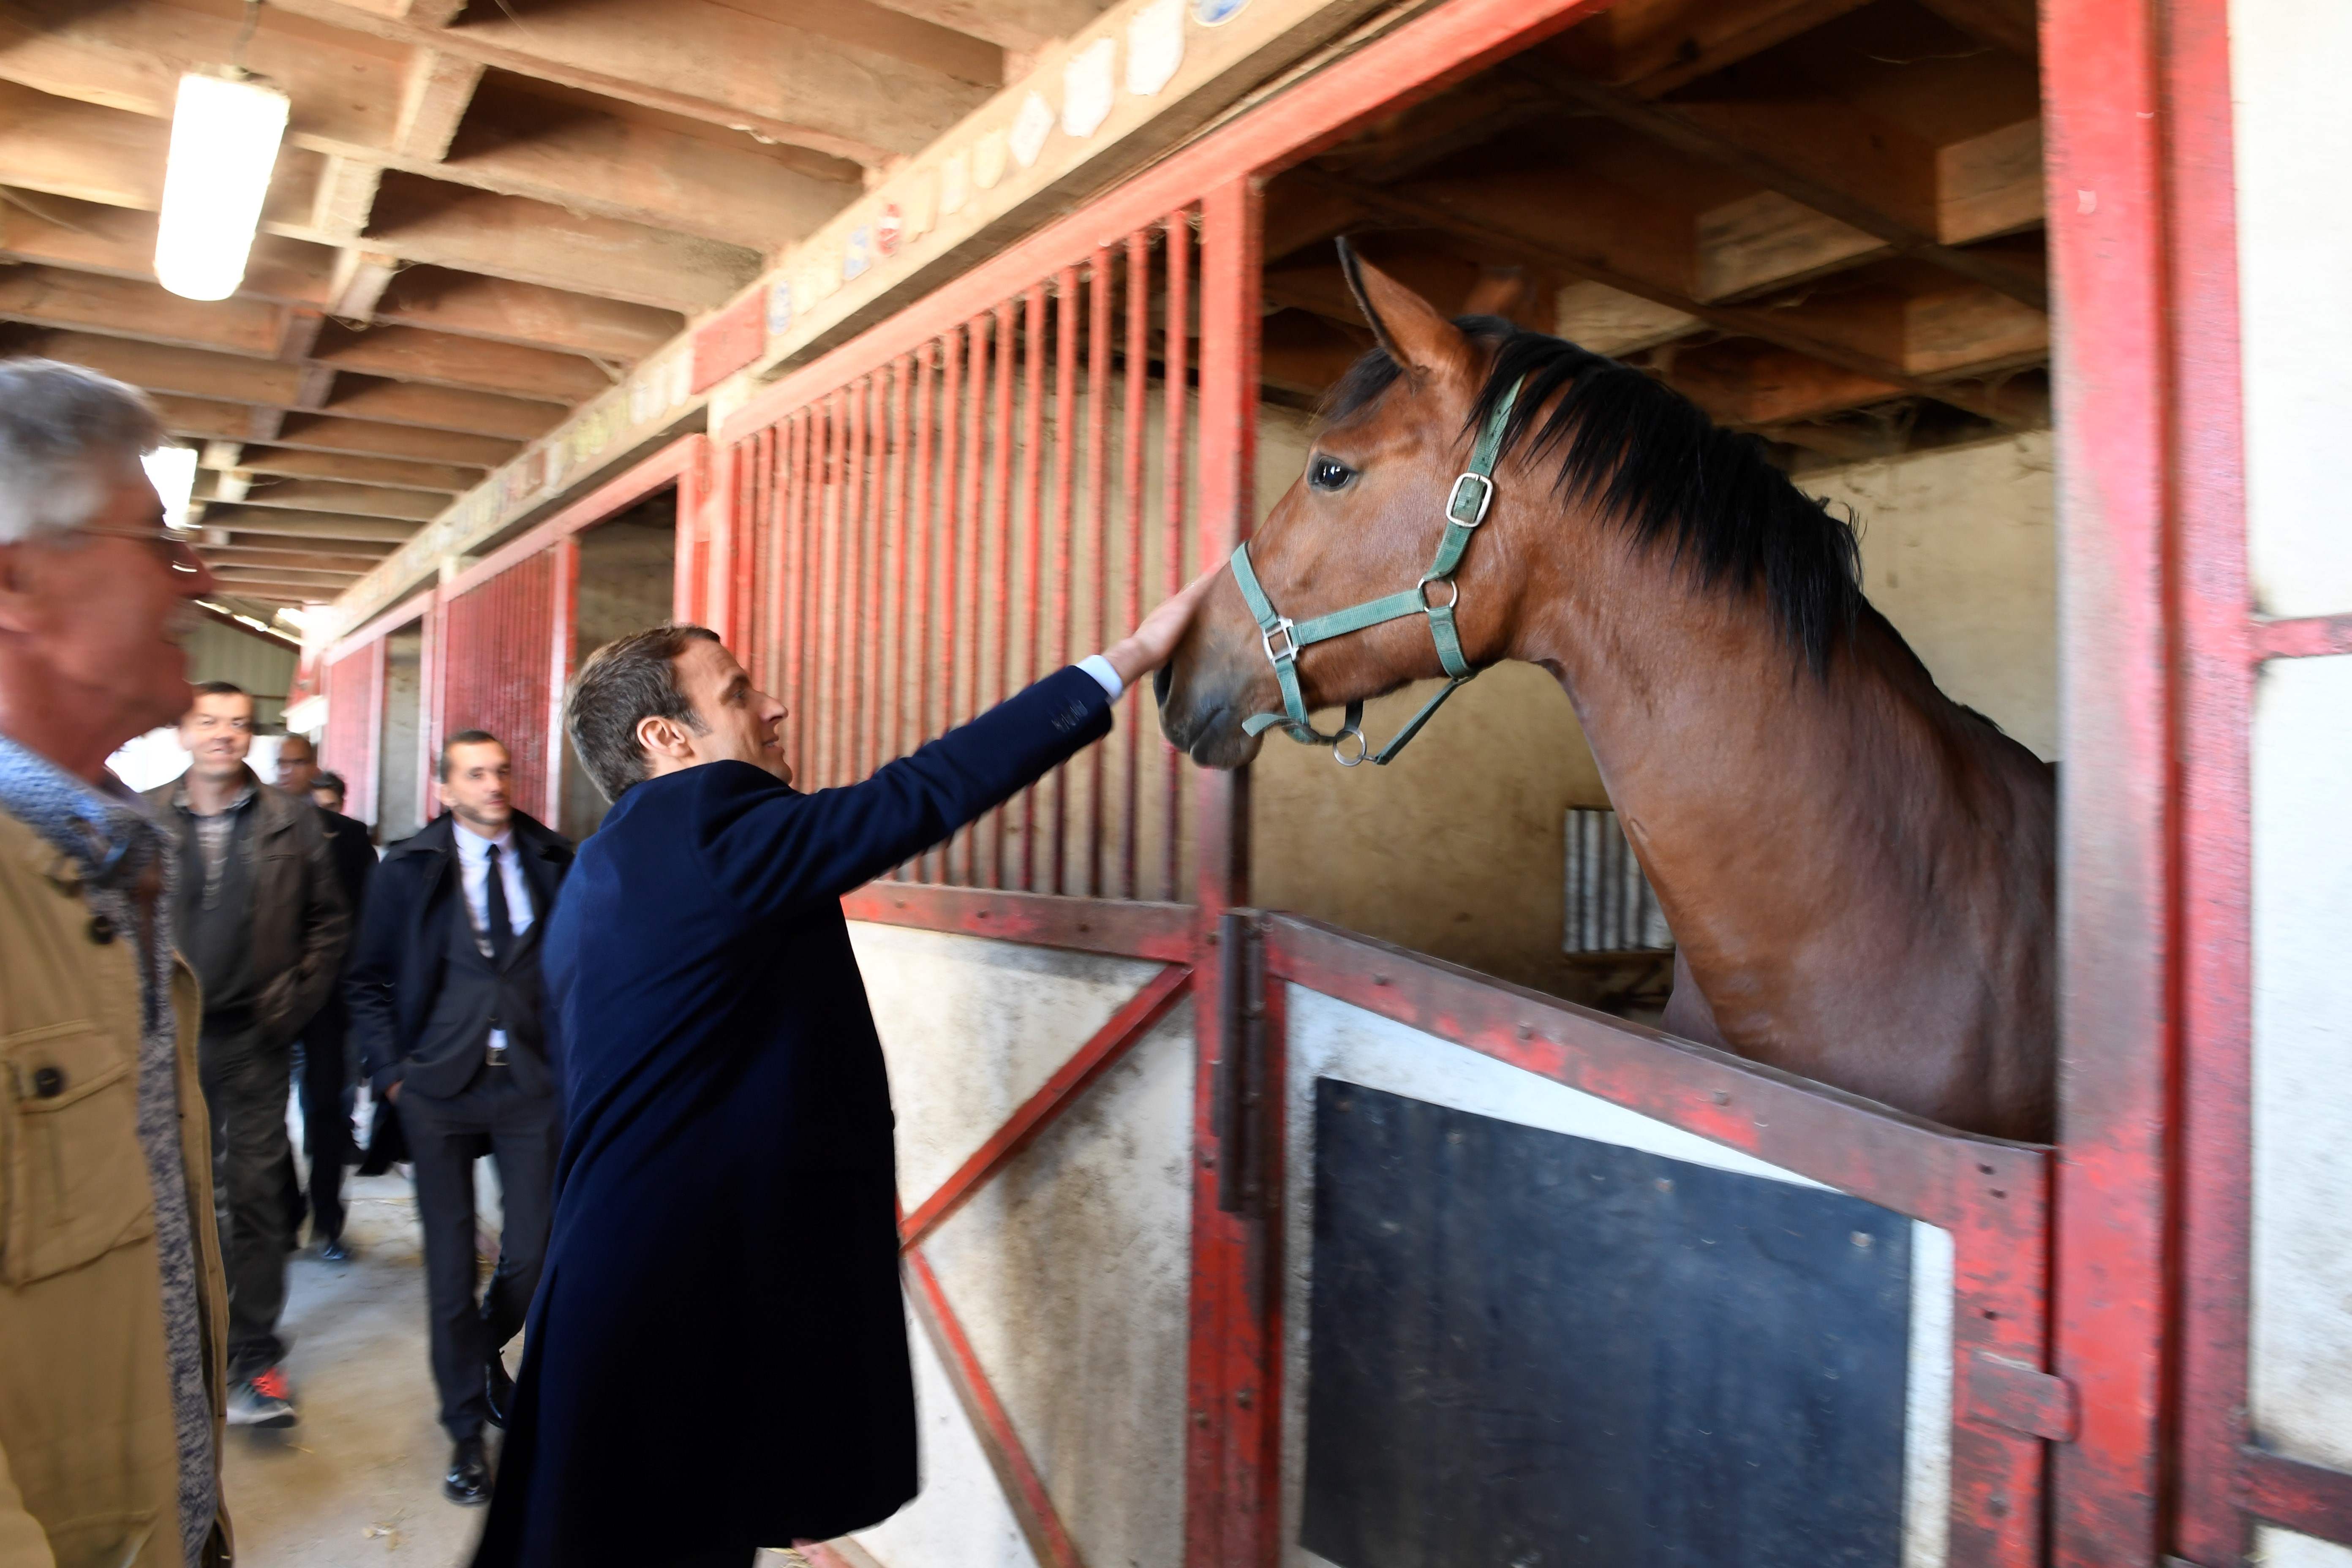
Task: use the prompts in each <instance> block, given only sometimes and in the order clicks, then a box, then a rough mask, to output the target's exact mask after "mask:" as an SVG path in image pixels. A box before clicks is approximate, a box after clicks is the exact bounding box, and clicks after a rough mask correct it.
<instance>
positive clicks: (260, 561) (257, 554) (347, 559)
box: [196, 544, 389, 577]
mask: <svg viewBox="0 0 2352 1568" xmlns="http://www.w3.org/2000/svg"><path fill="white" fill-rule="evenodd" d="M196 553H198V554H199V555H202V556H203V557H204V558H205V563H206V564H207V565H210V566H214V567H220V566H241V567H247V568H249V569H252V570H255V571H269V570H273V569H282V570H285V571H289V572H301V571H313V572H332V573H335V574H339V575H341V576H346V577H364V576H365V575H367V573H368V569H369V568H370V567H371V566H373V565H374V564H375V563H377V562H378V561H381V560H383V555H336V554H331V553H330V554H321V553H320V552H317V551H311V550H270V549H266V548H261V547H257V546H252V545H242V544H205V545H200V546H198V547H197V551H196ZM385 553H389V552H385Z"/></svg>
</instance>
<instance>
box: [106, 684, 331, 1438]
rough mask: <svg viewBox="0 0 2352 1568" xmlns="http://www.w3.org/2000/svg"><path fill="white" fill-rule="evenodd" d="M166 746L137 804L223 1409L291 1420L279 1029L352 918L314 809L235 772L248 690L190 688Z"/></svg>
mask: <svg viewBox="0 0 2352 1568" xmlns="http://www.w3.org/2000/svg"><path fill="white" fill-rule="evenodd" d="M180 744H181V745H182V746H183V747H184V749H185V750H186V751H187V752H188V771H187V772H186V773H184V774H182V775H181V776H180V777H179V778H177V779H175V780H173V782H172V783H170V784H161V785H158V786H157V787H156V788H154V789H152V790H149V791H148V792H147V800H148V802H149V804H150V805H152V807H153V808H154V812H155V816H156V818H157V820H158V821H159V822H161V823H162V824H163V827H164V829H165V830H166V831H167V832H169V833H170V834H171V835H172V838H173V854H174V855H176V856H177V857H178V858H179V861H180V868H179V869H180V875H179V880H178V883H177V887H178V892H177V895H176V898H175V900H174V903H173V910H172V931H173V940H174V941H175V942H177V944H178V946H179V949H180V952H181V955H182V956H183V957H184V958H185V959H186V960H187V961H188V964H189V967H191V968H193V969H194V971H195V972H196V979H197V980H198V982H199V983H200V984H202V985H203V987H204V1005H205V1012H204V1030H203V1033H202V1035H201V1036H200V1037H198V1040H197V1045H196V1061H197V1068H198V1072H199V1075H200V1078H201V1080H202V1082H203V1084H204V1090H205V1105H206V1107H207V1108H208V1109H209V1110H210V1111H211V1112H212V1131H213V1165H214V1171H215V1181H214V1188H215V1193H216V1194H218V1196H219V1200H220V1203H221V1205H222V1210H223V1213H222V1217H221V1227H220V1228H221V1246H222V1250H223V1252H224V1253H225V1254H226V1262H227V1265H228V1301H229V1324H228V1377H229V1394H228V1419H229V1424H230V1425H231V1426H292V1425H294V1422H295V1420H296V1414H295V1409H294V1403H293V1397H292V1391H291V1389H290V1388H289V1386H288V1384H287V1382H286V1373H285V1369H284V1368H283V1367H282V1366H281V1365H280V1364H279V1363H281V1362H282V1361H283V1360H284V1359H285V1355H286V1346H285V1343H284V1342H282V1341H281V1340H279V1339H278V1313H279V1311H280V1310H282V1309H283V1308H284V1307H285V1305H286V1254H287V1251H288V1250H289V1245H290V1243H291V1242H292V1240H293V1233H292V1230H291V1228H290V1227H289V1215H288V1214H287V1212H286V1202H285V1189H284V1187H283V1186H282V1184H281V1182H282V1170H283V1166H284V1165H285V1163H287V1162H289V1161H290V1160H291V1159H292V1158H293V1152H292V1150H291V1148H290V1147H289V1144H288V1142H287V1138H286V1095H287V1090H288V1088H289V1082H290V1079H291V1075H292V1071H293V1047H294V1037H295V1036H296V1035H297V1034H298V1033H299V1032H300V1030H301V1028H302V1026H303V1025H305V1024H307V1023H309V1022H310V1018H311V1016H312V1015H314V1014H316V1013H317V1012H318V1010H319V1007H320V1004H321V1003H323V1002H325V1001H326V999H327V994H328V993H329V992H330V991H331V990H332V989H333V988H334V984H335V975H336V972H337V970H338V969H339V967H340V966H341V963H342V961H343V950H344V948H345V947H346V946H347V945H348V943H349V942H350V938H351V916H350V913H349V911H348V910H347V909H346V907H345V905H344V903H343V891H342V888H341V885H340V884H339V883H338V882H337V881H336V879H335V870H334V864H333V862H332V861H331V859H330V858H329V857H328V853H327V836H326V833H325V832H324V830H323V829H322V828H321V827H320V824H319V813H318V810H317V808H316V807H314V806H312V805H310V802H308V801H302V800H297V799H295V798H294V797H293V796H291V795H281V794H279V793H278V791H276V790H274V789H271V788H269V787H268V785H267V784H263V783H262V782H261V781H260V780H259V779H257V778H256V777H254V775H253V770H252V769H251V768H249V767H247V766H246V763H245V759H246V755H247V752H250V751H251V750H252V749H253V698H252V697H251V696H250V695H249V694H248V693H247V692H246V691H245V690H244V689H241V688H239V687H236V686H233V685H231V684H229V683H228V682H227V681H225V680H207V681H205V682H203V683H201V684H200V685H198V686H197V687H196V689H195V700H194V706H192V707H191V708H190V709H189V710H188V711H187V714H186V715H185V716H184V718H182V719H181V721H180Z"/></svg>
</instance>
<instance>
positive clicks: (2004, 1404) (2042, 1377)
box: [1968, 1351, 2074, 1443]
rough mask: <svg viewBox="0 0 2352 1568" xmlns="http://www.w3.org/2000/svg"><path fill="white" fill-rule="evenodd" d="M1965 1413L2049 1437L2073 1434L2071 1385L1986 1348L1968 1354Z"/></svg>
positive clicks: (2056, 1439) (2064, 1438)
mask: <svg viewBox="0 0 2352 1568" xmlns="http://www.w3.org/2000/svg"><path fill="white" fill-rule="evenodd" d="M1968 1394H1969V1409H1968V1413H1969V1415H1971V1416H1972V1417H1974V1418H1975V1419H1977V1420H1979V1421H1988V1422H1990V1423H1991V1424H1992V1425H1994V1426H2006V1427H2008V1428H2009V1429H2010V1430H2011V1431H2012V1432H2022V1433H2024V1434H2026V1435H2027V1436H2032V1437H2045V1438H2047V1439H2049V1440H2050V1441H2051V1442H2053V1443H2071V1442H2073V1441H2074V1384H2071V1383H2068V1382H2067V1381H2066V1380H2065V1379H2064V1378H2063V1377H2060V1376H2058V1375H2056V1374H2055V1373H2047V1372H2043V1371H2042V1369H2041V1368H2039V1367H2037V1366H2035V1365H2033V1364H2032V1363H2030V1362H2021V1361H2011V1359H2010V1358H2009V1357H2007V1356H2000V1355H1995V1354H1993V1353H1992V1352H1990V1351H1979V1352H1976V1353H1975V1354H1974V1355H1973V1356H1971V1357H1969V1388H1968Z"/></svg>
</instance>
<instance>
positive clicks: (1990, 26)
mask: <svg viewBox="0 0 2352 1568" xmlns="http://www.w3.org/2000/svg"><path fill="white" fill-rule="evenodd" d="M1919 3H1920V4H1921V5H1925V6H1927V9H1928V10H1930V11H1933V12H1934V13H1936V15H1937V16H1941V17H1942V18H1943V19H1944V20H1945V21H1947V22H1949V23H1950V24H1951V25H1952V26H1955V27H1958V29H1959V30H1960V31H1962V32H1963V33H1966V34H1968V35H1969V37H1973V38H1977V39H1979V40H1980V41H1982V42H1984V43H1988V44H1990V45H1992V46H1993V47H1996V48H2002V49H2007V50H2008V51H2009V52H2010V53H2011V54H2013V55H2015V56H2016V57H2017V58H2020V59H2022V60H2032V59H2039V58H2041V55H2042V48H2041V43H2042V40H2041V37H2040V23H2039V20H2038V18H2037V17H2036V16H2035V14H2034V5H2033V0H1919Z"/></svg>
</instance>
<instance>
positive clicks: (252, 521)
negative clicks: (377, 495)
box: [205, 504, 416, 545]
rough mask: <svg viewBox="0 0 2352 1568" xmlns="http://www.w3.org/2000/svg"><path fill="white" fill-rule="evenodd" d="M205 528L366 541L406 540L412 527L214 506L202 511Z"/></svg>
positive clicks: (315, 513) (368, 519)
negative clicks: (203, 512)
mask: <svg viewBox="0 0 2352 1568" xmlns="http://www.w3.org/2000/svg"><path fill="white" fill-rule="evenodd" d="M205 527H206V528H225V529H226V530H228V531H230V532H231V533H257V534H266V535H269V536H271V537H275V538H288V539H348V540H354V541H357V542H361V543H366V544H385V545H396V544H404V543H405V542H407V541H408V538H409V536H410V535H412V534H414V533H415V531H416V530H415V527H414V526H413V525H411V524H408V523H404V522H391V521H385V520H384V519H382V518H373V517H346V516H343V515H342V514H341V513H338V512H330V511H290V510H283V509H279V508H271V507H254V506H230V505H225V504H224V505H215V506H213V507H211V508H209V509H207V510H206V511H205Z"/></svg>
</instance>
